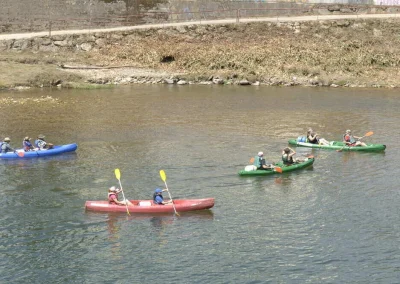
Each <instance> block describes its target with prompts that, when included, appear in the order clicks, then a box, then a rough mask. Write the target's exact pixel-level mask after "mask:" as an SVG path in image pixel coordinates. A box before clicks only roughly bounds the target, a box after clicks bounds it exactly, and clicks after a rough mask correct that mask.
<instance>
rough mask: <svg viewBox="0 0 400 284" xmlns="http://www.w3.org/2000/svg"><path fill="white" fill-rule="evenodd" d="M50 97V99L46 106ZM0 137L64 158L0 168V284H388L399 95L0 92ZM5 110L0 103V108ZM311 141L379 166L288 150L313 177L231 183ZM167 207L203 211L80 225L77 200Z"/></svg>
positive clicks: (397, 264)
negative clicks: (349, 139)
mask: <svg viewBox="0 0 400 284" xmlns="http://www.w3.org/2000/svg"><path fill="white" fill-rule="evenodd" d="M46 97H51V99H46ZM6 98H8V99H7V102H8V103H7V105H5V104H2V105H0V121H1V122H2V127H1V130H0V135H1V136H2V138H4V136H10V138H11V140H12V141H11V144H12V146H20V144H21V141H22V139H23V137H24V136H27V135H29V136H32V137H33V138H34V137H36V136H37V135H38V134H44V135H46V138H47V140H48V141H49V142H52V143H54V144H67V143H73V142H76V143H78V150H77V151H76V153H72V154H65V155H61V156H55V157H49V158H40V159H31V160H28V159H15V160H8V161H5V160H1V161H0V182H1V187H0V195H1V198H0V206H1V216H0V228H1V238H0V253H1V257H0V282H1V283H398V281H399V279H400V253H399V238H400V225H399V224H400V217H399V209H398V208H399V203H400V194H399V187H398V184H399V182H398V180H399V178H398V176H399V172H400V170H399V167H398V157H399V146H398V141H399V138H400V137H399V133H400V126H399V122H400V114H399V111H398V110H399V109H400V100H399V92H398V90H378V89H377V90H375V89H374V90H368V89H332V88H330V89H320V88H272V87H248V88H247V87H238V86H167V85H137V86H128V87H116V88H111V89H102V90H31V91H25V92H2V93H0V100H2V101H3V102H4V101H6ZM11 99H12V100H11ZM308 127H313V128H314V129H315V130H316V131H317V132H319V133H320V134H321V136H323V137H324V138H326V139H328V140H333V139H336V140H338V139H341V135H342V133H343V132H344V131H345V130H346V129H351V130H352V131H353V133H354V134H355V135H359V136H362V135H363V134H365V133H366V132H368V131H374V135H373V136H371V137H368V138H366V142H371V143H382V144H386V145H387V149H386V152H384V153H348V152H341V153H339V152H336V151H329V150H311V149H307V148H300V147H298V148H296V149H295V150H296V151H297V156H303V155H307V154H312V155H314V156H315V158H316V161H315V163H314V166H313V167H311V168H308V169H305V170H302V171H298V172H292V173H289V174H283V175H278V174H277V175H275V176H268V177H245V178H243V177H239V176H238V175H237V172H238V171H239V170H241V169H242V168H243V167H244V166H245V165H246V164H247V163H248V162H249V159H250V158H251V157H252V156H254V155H256V153H257V152H258V151H264V153H265V156H266V158H267V160H270V161H277V160H279V159H280V152H281V150H282V148H284V147H286V146H287V140H288V139H290V138H295V137H297V136H299V135H304V133H305V132H306V130H307V128H308ZM116 168H119V169H120V171H121V182H122V185H123V187H124V191H125V195H126V196H127V197H128V198H130V199H135V198H140V199H149V198H151V196H152V192H153V190H154V189H155V188H156V187H161V186H163V182H162V180H161V179H160V176H159V170H161V169H163V170H165V173H166V175H167V183H168V187H169V189H170V192H171V194H172V196H173V197H175V198H204V197H215V199H216V202H215V206H214V208H212V209H211V210H207V211H200V212H193V213H185V214H181V216H180V217H176V216H174V215H173V214H166V215H144V216H142V215H134V214H132V215H131V216H129V217H128V216H127V215H126V214H124V213H122V214H107V213H90V212H85V210H84V203H85V201H86V200H102V199H105V198H106V195H107V188H108V187H110V186H112V185H118V180H117V179H116V178H115V175H114V169H116Z"/></svg>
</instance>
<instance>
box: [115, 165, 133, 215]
mask: <svg viewBox="0 0 400 284" xmlns="http://www.w3.org/2000/svg"><path fill="white" fill-rule="evenodd" d="M115 177H116V178H117V180H118V182H119V186H120V188H121V192H122V197H123V198H124V202H125V207H126V213H127V214H128V215H131V214H130V213H129V209H128V204H127V202H126V199H125V194H124V190H123V188H122V184H121V173H120V171H119V169H115Z"/></svg>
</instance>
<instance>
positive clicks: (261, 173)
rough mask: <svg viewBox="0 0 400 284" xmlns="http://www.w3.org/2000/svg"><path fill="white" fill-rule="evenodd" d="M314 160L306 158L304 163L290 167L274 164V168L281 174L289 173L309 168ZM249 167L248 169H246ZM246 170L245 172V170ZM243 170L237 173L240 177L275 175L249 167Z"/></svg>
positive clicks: (271, 172)
mask: <svg viewBox="0 0 400 284" xmlns="http://www.w3.org/2000/svg"><path fill="white" fill-rule="evenodd" d="M314 160H315V159H314V158H306V159H305V161H304V162H301V163H296V164H293V165H290V166H286V165H284V164H283V162H278V163H275V166H276V167H280V168H281V169H282V173H286V172H291V171H295V170H300V169H304V168H306V167H308V166H311V165H312V164H313V163H314ZM248 167H250V169H247V168H248ZM246 169H247V170H246ZM246 169H245V170H241V171H240V172H239V175H240V176H265V175H272V174H275V173H277V172H276V171H274V170H252V169H251V166H247V167H246Z"/></svg>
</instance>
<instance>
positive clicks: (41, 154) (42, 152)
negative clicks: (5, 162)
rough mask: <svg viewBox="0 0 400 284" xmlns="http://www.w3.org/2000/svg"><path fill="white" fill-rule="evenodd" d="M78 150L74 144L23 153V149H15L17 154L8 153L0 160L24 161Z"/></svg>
mask: <svg viewBox="0 0 400 284" xmlns="http://www.w3.org/2000/svg"><path fill="white" fill-rule="evenodd" d="M77 148H78V145H77V144H76V143H73V144H66V145H54V147H53V148H52V149H46V150H38V151H29V152H24V150H23V149H16V151H17V153H14V152H8V153H3V154H0V159H25V158H37V157H45V156H53V155H59V154H62V153H67V152H73V151H75V150H76V149H77Z"/></svg>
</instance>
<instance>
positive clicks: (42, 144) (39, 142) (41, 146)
mask: <svg viewBox="0 0 400 284" xmlns="http://www.w3.org/2000/svg"><path fill="white" fill-rule="evenodd" d="M36 142H37V143H36ZM35 144H36V146H37V147H38V148H39V149H46V145H47V143H46V141H44V140H41V139H38V140H36V141H35Z"/></svg>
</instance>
